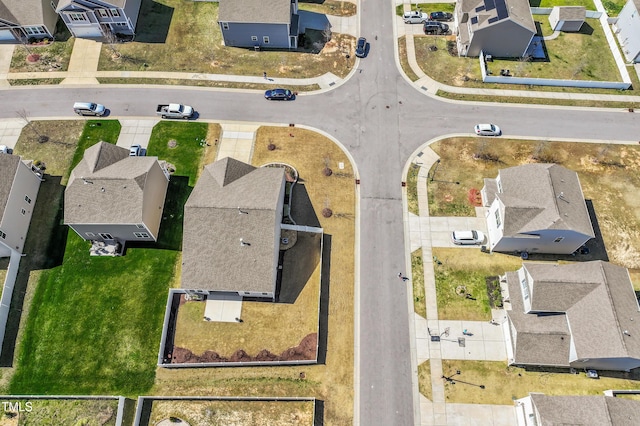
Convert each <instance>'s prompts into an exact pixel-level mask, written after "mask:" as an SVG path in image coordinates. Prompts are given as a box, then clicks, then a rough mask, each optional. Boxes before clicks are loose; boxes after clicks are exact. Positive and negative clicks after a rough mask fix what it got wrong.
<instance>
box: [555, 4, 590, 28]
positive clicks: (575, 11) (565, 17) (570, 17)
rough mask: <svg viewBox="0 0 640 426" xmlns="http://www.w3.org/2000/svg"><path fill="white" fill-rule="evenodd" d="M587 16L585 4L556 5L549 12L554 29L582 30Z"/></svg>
mask: <svg viewBox="0 0 640 426" xmlns="http://www.w3.org/2000/svg"><path fill="white" fill-rule="evenodd" d="M586 17H587V8H586V7H584V6H555V7H554V8H553V9H552V10H551V13H550V14H549V24H551V29H552V30H554V31H565V32H570V31H580V28H582V24H584V20H585V18H586Z"/></svg>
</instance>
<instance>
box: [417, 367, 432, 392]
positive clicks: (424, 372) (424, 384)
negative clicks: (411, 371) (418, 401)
mask: <svg viewBox="0 0 640 426" xmlns="http://www.w3.org/2000/svg"><path fill="white" fill-rule="evenodd" d="M418 389H419V391H420V393H421V394H422V395H423V396H424V397H425V398H427V399H428V400H429V401H432V400H433V392H432V388H431V362H430V361H429V360H427V361H425V362H423V363H422V364H420V365H419V366H418Z"/></svg>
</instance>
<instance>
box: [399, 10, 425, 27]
mask: <svg viewBox="0 0 640 426" xmlns="http://www.w3.org/2000/svg"><path fill="white" fill-rule="evenodd" d="M402 20H403V21H404V23H405V24H422V23H423V22H424V21H428V20H429V15H427V14H426V13H424V12H420V11H418V10H412V11H411V12H405V13H404V15H402Z"/></svg>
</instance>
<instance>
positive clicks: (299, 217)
mask: <svg viewBox="0 0 640 426" xmlns="http://www.w3.org/2000/svg"><path fill="white" fill-rule="evenodd" d="M291 217H292V218H293V220H295V222H296V223H297V224H298V225H302V226H312V227H315V228H319V227H320V220H319V219H318V216H317V215H316V211H315V209H314V208H313V204H311V198H309V193H308V192H307V188H306V187H305V186H304V181H303V180H302V179H299V180H298V182H297V183H296V185H295V186H294V187H293V193H292V195H291Z"/></svg>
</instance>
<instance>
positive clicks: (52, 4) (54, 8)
mask: <svg viewBox="0 0 640 426" xmlns="http://www.w3.org/2000/svg"><path fill="white" fill-rule="evenodd" d="M50 4H51V8H52V9H53V10H56V9H57V8H58V7H57V6H56V4H55V3H54V2H51V3H50Z"/></svg>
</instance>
